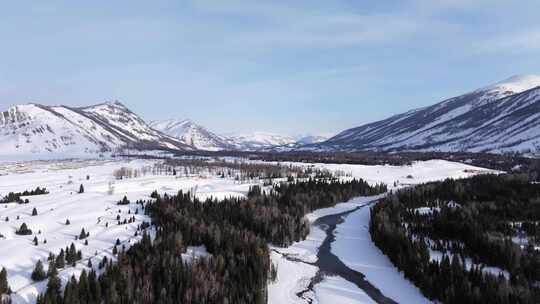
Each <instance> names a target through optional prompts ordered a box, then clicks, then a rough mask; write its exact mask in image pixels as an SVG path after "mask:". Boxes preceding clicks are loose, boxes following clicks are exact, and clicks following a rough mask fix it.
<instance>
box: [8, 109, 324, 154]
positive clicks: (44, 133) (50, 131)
mask: <svg viewBox="0 0 540 304" xmlns="http://www.w3.org/2000/svg"><path fill="white" fill-rule="evenodd" d="M317 139H319V137H289V136H281V135H277V134H271V133H262V132H254V133H251V134H242V135H229V136H222V135H217V134H215V133H212V132H210V131H208V130H207V129H206V128H204V127H202V126H200V125H198V124H196V123H194V122H192V121H191V120H174V119H170V120H164V121H152V122H150V123H146V122H145V121H144V120H143V119H142V118H140V117H139V116H137V115H136V114H135V113H133V112H132V111H130V110H129V109H128V108H127V107H125V106H124V105H123V104H121V103H119V102H117V101H115V102H106V103H101V104H97V105H93V106H89V107H79V108H76V107H67V106H45V105H40V104H35V103H30V104H24V105H17V106H13V107H11V108H9V109H8V110H7V111H4V112H0V160H2V159H46V158H71V157H95V156H97V155H100V154H103V155H105V154H110V153H118V152H125V151H126V150H143V151H148V150H165V151H191V150H207V151H218V150H243V151H261V150H272V149H274V148H276V149H280V148H283V147H287V148H291V147H297V146H300V145H303V144H305V143H308V142H310V141H311V142H315V141H316V140H317ZM324 139H326V138H324Z"/></svg>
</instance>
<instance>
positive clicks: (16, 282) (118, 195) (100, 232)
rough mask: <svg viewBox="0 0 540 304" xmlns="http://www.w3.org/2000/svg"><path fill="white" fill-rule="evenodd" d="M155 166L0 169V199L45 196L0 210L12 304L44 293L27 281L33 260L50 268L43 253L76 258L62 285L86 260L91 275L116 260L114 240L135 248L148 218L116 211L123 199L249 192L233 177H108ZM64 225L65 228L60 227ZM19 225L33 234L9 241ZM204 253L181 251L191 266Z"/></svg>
mask: <svg viewBox="0 0 540 304" xmlns="http://www.w3.org/2000/svg"><path fill="white" fill-rule="evenodd" d="M158 162H159V161H153V160H132V161H91V160H76V161H46V162H43V161H39V162H25V163H11V164H5V163H2V164H0V197H4V196H5V195H6V194H7V193H8V192H12V191H16V192H21V191H24V190H30V189H35V188H36V187H37V186H39V187H46V188H47V189H48V191H49V192H50V193H49V194H44V195H35V196H29V197H27V198H28V199H29V201H30V202H29V204H17V203H8V204H2V205H0V207H1V208H0V235H3V237H0V269H2V268H3V267H5V268H6V270H7V273H8V281H9V285H10V287H11V288H12V290H13V292H14V293H13V294H12V300H13V303H14V304H26V303H35V302H36V301H35V300H36V296H37V294H38V293H40V292H43V291H44V290H45V288H46V285H47V281H46V280H45V281H42V282H33V281H32V280H31V279H30V275H31V273H32V270H33V268H34V265H35V263H36V262H37V260H38V259H41V260H42V261H43V262H44V266H45V269H47V268H48V262H47V256H48V255H49V253H54V254H58V252H59V250H60V248H65V247H66V246H69V245H70V244H71V243H74V244H75V246H76V248H77V249H78V250H81V251H82V258H83V260H82V261H80V262H78V263H77V264H76V266H75V267H70V266H68V267H65V268H63V269H61V270H60V273H59V276H60V278H61V279H62V281H63V283H64V284H65V282H66V281H67V280H68V279H69V278H70V277H71V275H73V274H75V275H76V276H78V275H79V274H80V273H81V272H82V270H83V269H85V270H86V271H89V267H88V266H87V262H88V260H92V263H93V266H94V270H96V271H98V267H97V265H98V263H99V262H100V261H101V260H102V259H103V257H105V256H106V257H107V258H109V259H110V258H112V259H113V260H114V259H115V256H114V255H113V254H112V248H113V246H114V244H115V241H116V240H117V239H118V240H120V242H121V244H122V245H125V246H126V247H127V248H129V246H130V245H131V244H134V243H135V242H137V241H139V240H140V238H141V233H140V231H139V234H138V236H135V231H136V230H137V226H138V225H140V224H141V223H142V222H143V221H149V219H148V216H147V215H144V214H143V213H144V212H138V214H136V213H137V209H140V206H138V205H137V204H134V203H131V204H129V205H122V206H120V205H117V202H118V201H119V200H121V199H122V198H123V197H124V196H126V197H127V198H128V199H129V200H130V201H132V202H134V201H136V200H146V199H150V197H149V195H150V193H151V192H152V191H154V190H157V191H158V192H160V193H168V194H176V193H177V192H178V191H179V190H183V191H189V190H192V191H193V189H197V190H196V195H197V197H199V198H200V199H203V200H204V199H206V198H208V197H210V196H211V197H215V198H218V199H222V198H224V197H231V196H232V197H242V196H244V195H245V194H247V192H248V190H249V187H250V186H252V185H253V184H251V183H242V184H239V183H238V182H237V181H235V180H234V179H233V178H221V177H219V176H216V175H210V174H209V175H203V176H196V177H182V178H179V177H177V176H172V175H155V174H152V173H151V170H148V171H147V172H148V173H147V174H142V175H141V176H139V177H135V178H126V179H122V180H117V179H115V177H114V171H115V170H117V169H119V168H122V167H127V168H131V169H141V168H144V167H148V166H150V167H151V166H153V165H154V164H156V163H158ZM80 184H83V185H84V189H85V191H84V193H82V194H79V193H78V189H79V185H80ZM110 185H111V186H110ZM110 189H112V191H110ZM33 208H36V210H37V211H38V215H37V216H32V210H33ZM139 211H140V210H139ZM117 216H120V217H121V220H122V221H123V220H124V219H128V218H131V217H135V221H134V222H133V223H128V224H121V225H119V224H117V223H118V221H117V220H116V218H117ZM6 218H7V219H8V220H6ZM67 219H69V221H70V224H69V225H66V224H65V223H66V220H67ZM22 223H26V224H27V225H28V227H29V228H30V229H32V230H33V231H34V235H28V236H21V235H17V234H15V230H16V229H18V228H19V227H20V226H21V225H22ZM82 228H84V229H85V231H87V232H89V233H90V236H89V237H88V238H87V240H88V245H84V241H82V240H75V236H77V235H79V233H80V232H81V229H82ZM34 236H36V237H37V238H38V240H39V245H38V246H35V245H34V244H33V243H32V239H33V238H34ZM45 240H47V242H46V243H45ZM203 248H204V247H202V248H201V247H192V248H187V252H186V253H182V257H184V258H186V259H185V261H189V256H193V257H195V258H196V257H197V256H201V255H204V251H205V250H204V249H203ZM179 254H181V253H179Z"/></svg>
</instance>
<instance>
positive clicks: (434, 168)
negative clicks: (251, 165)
mask: <svg viewBox="0 0 540 304" xmlns="http://www.w3.org/2000/svg"><path fill="white" fill-rule="evenodd" d="M291 164H295V163H291ZM307 165H309V164H307ZM309 166H314V167H317V168H321V169H323V168H324V169H328V170H330V171H341V172H348V173H350V175H352V177H357V178H363V179H365V180H367V181H369V182H370V183H373V184H375V183H379V182H384V183H387V184H388V185H389V186H390V187H391V188H392V187H393V186H394V182H397V181H399V183H396V186H398V187H401V186H404V185H414V184H419V183H424V182H429V181H437V180H443V179H446V178H464V177H469V176H473V175H476V174H482V173H495V171H492V170H486V169H483V168H478V167H473V166H469V165H465V164H460V163H453V162H448V161H443V160H432V161H425V162H414V163H413V164H412V165H411V166H363V165H346V164H339V165H338V164H312V165H309ZM375 198H376V197H370V198H369V197H368V198H366V197H361V198H355V199H353V200H351V201H349V202H346V203H341V204H338V205H336V206H335V207H331V208H324V209H320V210H317V211H315V212H313V213H310V214H308V215H307V216H306V217H307V218H308V219H309V220H310V222H312V223H313V222H315V221H316V220H317V219H319V218H321V217H323V216H327V215H332V214H339V213H342V212H344V211H348V210H352V209H354V208H357V207H359V206H362V205H365V204H366V203H367V202H369V201H371V200H373V199H375ZM368 226H369V207H364V208H360V209H358V210H357V211H355V212H353V213H351V214H349V215H348V216H346V217H345V218H344V222H343V223H342V224H340V225H338V226H337V229H336V231H335V235H336V241H335V242H334V243H332V244H331V246H332V253H334V254H335V255H336V256H337V257H338V258H339V259H340V260H341V261H342V262H343V263H345V264H346V265H347V266H348V267H349V268H351V269H353V270H356V271H358V272H361V273H363V274H364V275H365V276H366V279H367V280H368V281H369V282H370V283H371V284H372V285H374V286H375V287H376V288H378V289H379V290H380V291H381V292H382V294H383V295H384V296H386V297H389V298H391V299H393V300H394V301H396V302H399V303H430V301H429V300H427V299H426V298H425V297H424V296H422V294H421V293H420V291H419V290H418V288H416V287H415V286H414V285H413V284H412V283H411V282H410V281H408V280H407V279H405V278H404V277H403V275H402V274H401V273H400V272H399V271H398V269H397V268H395V267H394V266H393V265H392V264H391V262H390V261H389V260H388V258H387V257H386V256H385V255H384V254H382V252H381V251H380V250H379V249H378V248H377V247H376V246H375V244H373V242H372V241H371V237H370V236H369V231H368ZM325 237H326V234H325V232H324V231H323V230H321V229H320V228H319V227H316V226H312V230H311V232H310V234H309V235H308V237H307V238H306V240H304V241H302V242H298V243H295V244H293V245H292V246H289V247H287V248H273V250H274V251H273V252H272V255H271V258H272V262H273V263H274V264H275V265H276V266H277V268H278V274H277V280H276V282H273V283H270V284H269V303H271V304H272V303H275V304H277V303H314V304H315V303H321V304H324V303H373V302H374V301H373V299H371V298H370V297H369V296H368V295H367V294H366V293H365V292H364V291H363V290H361V289H360V288H358V287H357V286H356V285H355V284H353V283H351V282H349V281H347V280H344V279H343V278H341V277H323V279H322V281H321V282H319V283H317V284H315V285H314V286H313V288H311V289H310V288H308V287H309V284H310V282H312V279H313V278H314V277H315V276H316V274H317V272H318V270H319V269H318V267H316V266H314V265H313V264H314V263H315V262H316V261H317V252H318V250H319V247H320V246H321V244H322V243H323V241H324V239H325ZM307 289H310V290H309V291H308V292H305V291H306V290H307ZM298 293H302V295H303V298H299V297H298Z"/></svg>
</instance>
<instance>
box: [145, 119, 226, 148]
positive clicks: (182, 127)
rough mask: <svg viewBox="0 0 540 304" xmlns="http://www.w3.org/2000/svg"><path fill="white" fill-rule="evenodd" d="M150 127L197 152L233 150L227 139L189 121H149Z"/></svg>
mask: <svg viewBox="0 0 540 304" xmlns="http://www.w3.org/2000/svg"><path fill="white" fill-rule="evenodd" d="M150 126H151V127H152V128H154V129H156V130H158V131H161V132H163V133H165V134H167V135H169V136H172V137H174V138H176V139H179V140H180V141H181V142H183V143H184V144H186V145H190V146H194V147H195V148H197V149H199V150H207V151H219V150H230V149H233V148H234V146H232V145H231V144H230V143H229V142H228V139H227V138H225V137H223V136H220V135H217V134H214V133H212V132H210V131H208V130H207V129H205V128H204V127H202V126H200V125H198V124H196V123H194V122H193V121H191V120H189V119H182V120H177V119H168V120H162V121H151V122H150Z"/></svg>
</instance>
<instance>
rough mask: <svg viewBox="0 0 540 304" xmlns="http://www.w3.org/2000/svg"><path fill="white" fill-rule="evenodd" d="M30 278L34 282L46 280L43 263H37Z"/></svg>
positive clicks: (39, 261)
mask: <svg viewBox="0 0 540 304" xmlns="http://www.w3.org/2000/svg"><path fill="white" fill-rule="evenodd" d="M31 278H32V280H34V281H35V282H39V281H43V280H45V279H46V278H47V274H46V273H45V270H44V269H43V263H42V262H41V260H38V261H37V263H36V266H35V268H34V271H32V275H31Z"/></svg>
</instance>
